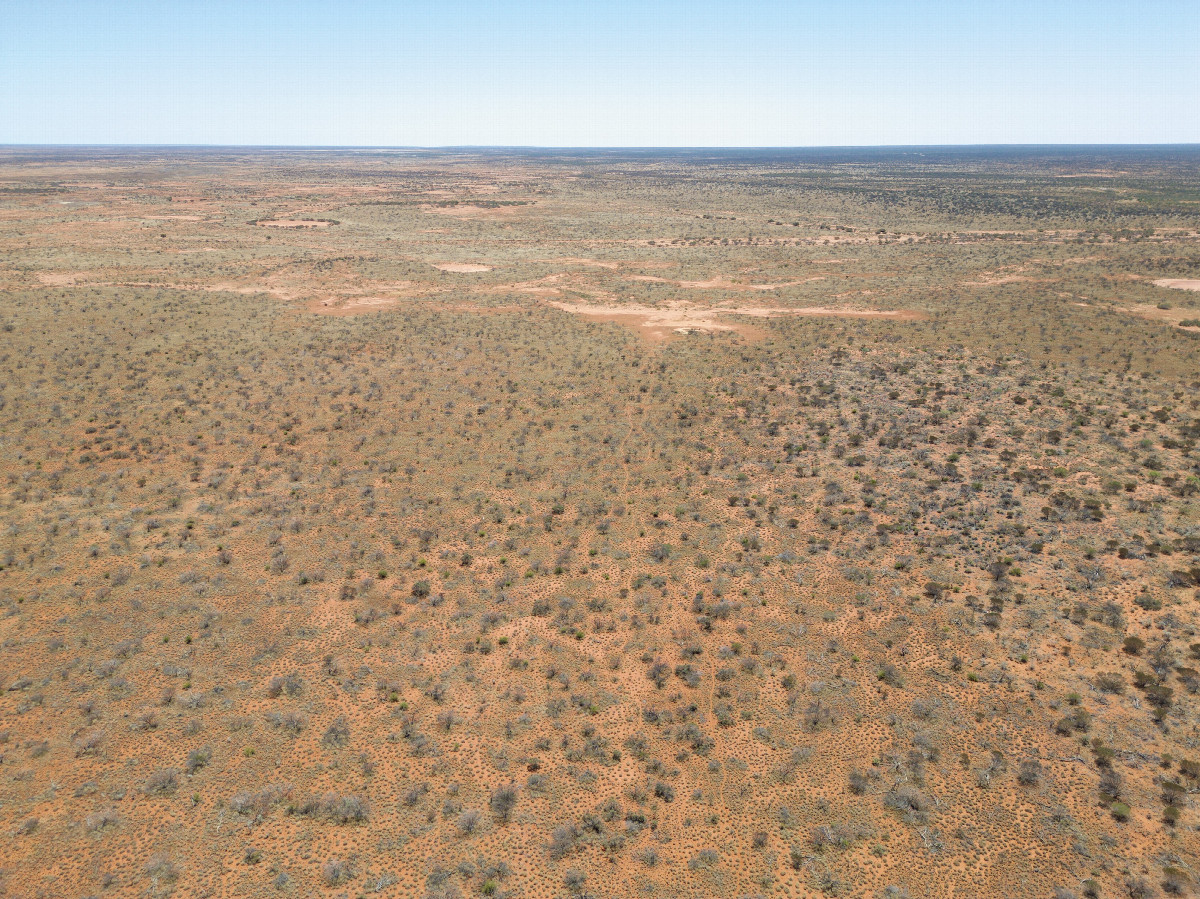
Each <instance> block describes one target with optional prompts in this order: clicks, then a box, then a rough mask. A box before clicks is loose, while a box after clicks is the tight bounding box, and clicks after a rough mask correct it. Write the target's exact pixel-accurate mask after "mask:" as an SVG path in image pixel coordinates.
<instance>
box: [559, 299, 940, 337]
mask: <svg viewBox="0 0 1200 899" xmlns="http://www.w3.org/2000/svg"><path fill="white" fill-rule="evenodd" d="M549 305H550V306H553V307H554V308H555V309H560V310H562V311H563V312H569V313H571V314H573V315H582V316H584V317H586V318H591V319H596V320H599V321H611V322H616V323H619V324H623V325H627V326H629V327H633V328H636V329H638V330H639V331H641V332H642V333H643V334H644V335H645V336H647V337H648V338H650V339H652V340H663V339H667V338H669V337H671V336H672V335H680V334H690V333H713V332H722V331H741V332H743V333H744V332H745V325H744V324H739V323H738V322H736V321H732V322H731V321H727V320H724V319H723V317H724V316H736V317H744V318H778V317H781V316H793V315H799V316H833V317H842V318H882V319H891V320H898V321H911V320H914V319H916V318H919V317H920V315H919V314H918V313H915V312H912V311H908V310H882V309H851V308H847V307H839V306H806V307H800V308H788V307H782V306H696V305H693V304H691V303H687V302H682V301H680V302H674V303H668V304H666V305H664V306H646V305H642V304H638V303H628V304H600V303H568V302H563V301H551V302H550V303H549Z"/></svg>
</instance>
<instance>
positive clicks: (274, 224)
mask: <svg viewBox="0 0 1200 899" xmlns="http://www.w3.org/2000/svg"><path fill="white" fill-rule="evenodd" d="M254 224H256V225H258V226H259V227H260V228H328V227H329V226H330V225H332V224H333V222H329V221H325V220H323V219H262V220H261V221H257V222H255V223H254Z"/></svg>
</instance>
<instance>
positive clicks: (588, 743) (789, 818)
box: [0, 147, 1200, 899]
mask: <svg viewBox="0 0 1200 899" xmlns="http://www.w3.org/2000/svg"><path fill="white" fill-rule="evenodd" d="M1197 287H1200V150H1197V149H1196V148H1143V149H1137V148H1120V147H1110V148H1090V149H1088V148H1025V149H1021V148H998V149H986V148H980V149H961V150H949V149H937V148H926V149H912V150H903V149H895V150H811V151H761V152H753V151H737V152H735V151H687V152H683V151H680V152H658V153H655V152H635V151H629V152H617V151H612V152H606V151H590V152H585V151H515V150H514V151H500V150H496V151H484V150H473V151H440V152H432V151H430V152H425V151H402V150H395V151H384V150H377V151H376V150H309V151H291V150H269V149H263V150H222V149H171V150H167V149H105V148H95V149H36V148H7V149H0V476H2V480H0V529H2V530H0V641H2V648H0V896H5V897H30V899H32V897H90V896H97V897H98V896H168V895H175V896H181V897H183V896H196V897H200V896H207V897H234V896H236V897H242V896H255V897H257V896H347V897H349V896H370V895H379V896H385V897H431V899H442V897H445V899H451V897H471V896H493V897H501V896H512V897H543V896H596V897H608V896H622V897H624V896H646V897H656V896H661V897H693V896H713V897H718V896H719V897H726V896H728V897H756V896H763V897H787V899H792V897H795V899H799V897H820V896H845V897H872V899H874V897H883V899H903V897H949V896H953V897H1030V899H1037V897H1047V899H1049V897H1053V899H1069V897H1079V896H1089V897H1124V896H1128V897H1134V899H1140V897H1151V896H1158V895H1162V894H1175V895H1180V894H1182V895H1191V894H1192V893H1193V890H1194V887H1195V881H1196V879H1197V878H1200V852H1198V849H1200V841H1198V838H1197V826H1198V825H1200V809H1198V808H1197V804H1196V801H1195V796H1196V794H1197V793H1198V792H1200V715H1198V713H1200V698H1198V696H1197V691H1198V690H1200V673H1198V671H1197V669H1200V636H1197V634H1196V628H1197V625H1198V615H1197V612H1198V610H1200V458H1198V457H1197V454H1196V444H1197V440H1198V439H1200V291H1198V290H1197V289H1196V288H1197Z"/></svg>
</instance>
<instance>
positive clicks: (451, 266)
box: [432, 262, 492, 274]
mask: <svg viewBox="0 0 1200 899" xmlns="http://www.w3.org/2000/svg"><path fill="white" fill-rule="evenodd" d="M432 265H433V267H434V268H436V269H438V270H439V271H443V272H454V273H456V274H469V273H471V272H490V271H491V270H492V267H491V266H490V265H484V264H483V263H481V262H434V263H432Z"/></svg>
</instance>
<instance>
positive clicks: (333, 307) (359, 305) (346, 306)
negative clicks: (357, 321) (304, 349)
mask: <svg viewBox="0 0 1200 899" xmlns="http://www.w3.org/2000/svg"><path fill="white" fill-rule="evenodd" d="M398 302H399V298H398V297H359V298H358V299H353V300H346V301H345V302H341V301H340V300H339V299H338V298H337V297H325V298H319V299H315V300H310V301H309V302H308V304H307V309H308V311H309V312H315V313H317V314H318V315H357V314H359V313H362V312H378V311H380V310H381V309H384V308H386V307H388V306H394V305H396V303H398Z"/></svg>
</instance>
